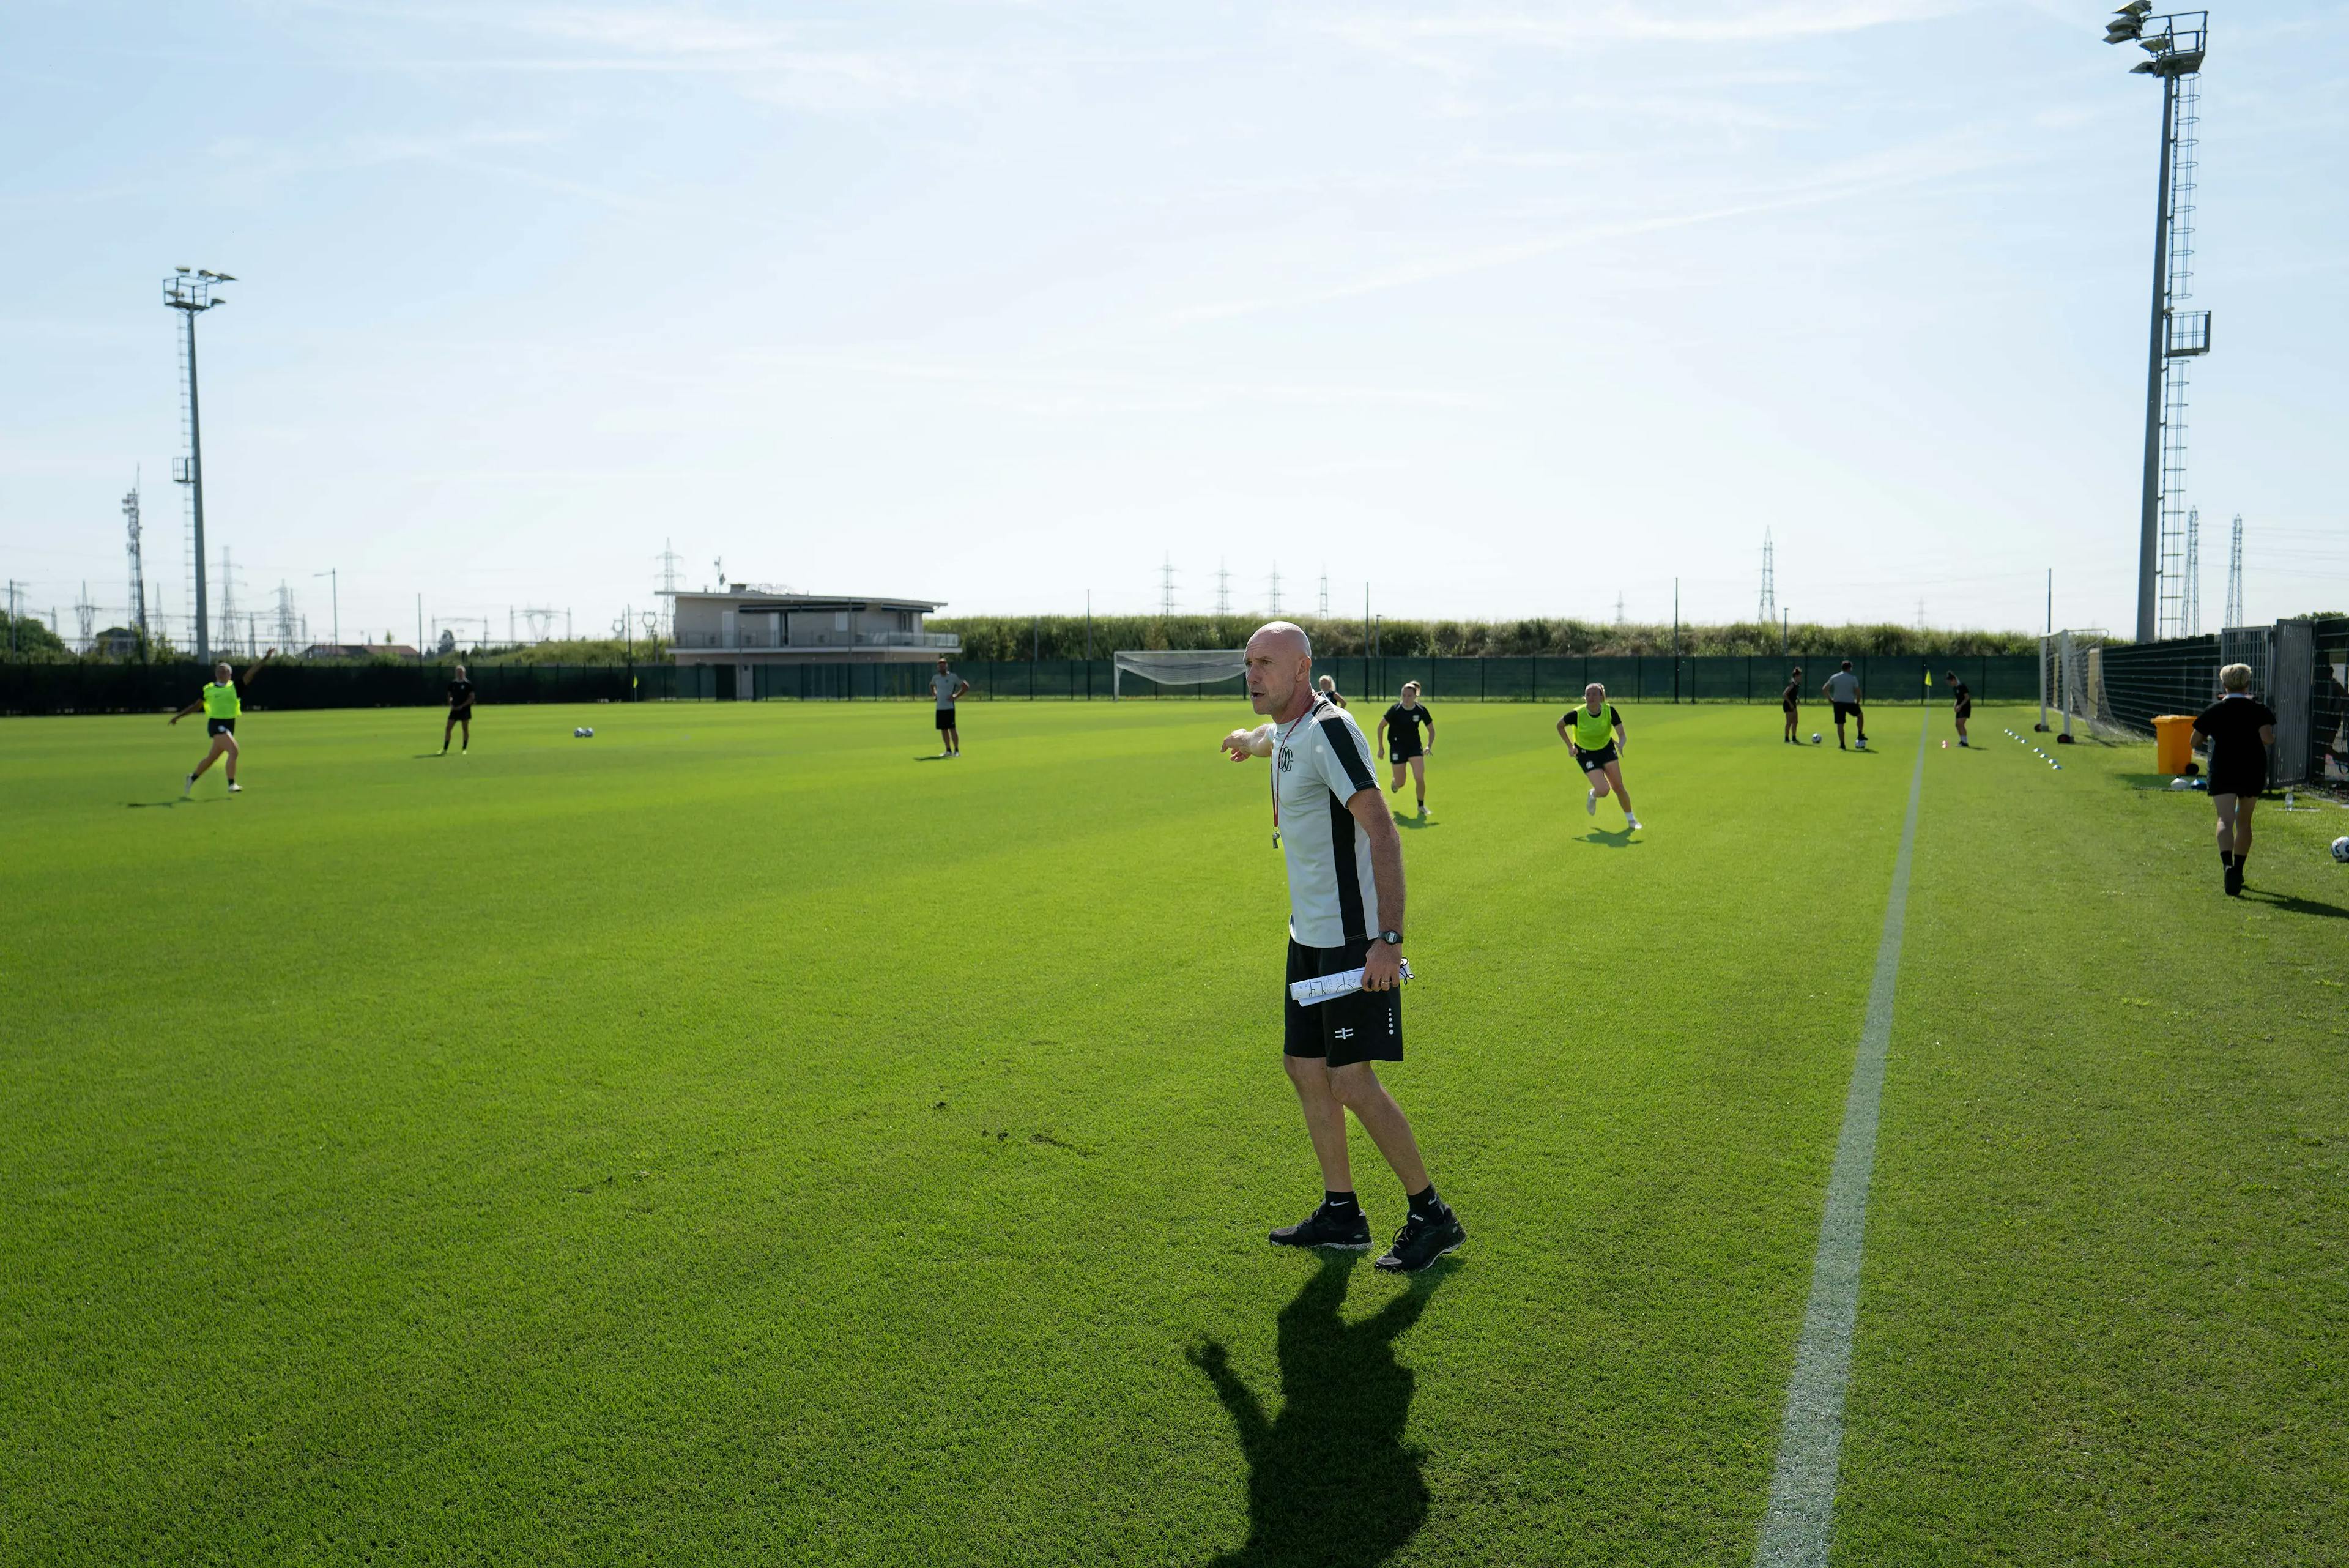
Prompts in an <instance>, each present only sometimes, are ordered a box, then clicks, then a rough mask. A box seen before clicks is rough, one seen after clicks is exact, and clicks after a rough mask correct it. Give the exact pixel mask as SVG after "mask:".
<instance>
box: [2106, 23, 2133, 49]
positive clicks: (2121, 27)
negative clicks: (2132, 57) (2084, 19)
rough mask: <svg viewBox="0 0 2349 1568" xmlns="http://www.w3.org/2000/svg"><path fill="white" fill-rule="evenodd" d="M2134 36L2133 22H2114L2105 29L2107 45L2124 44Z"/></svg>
mask: <svg viewBox="0 0 2349 1568" xmlns="http://www.w3.org/2000/svg"><path fill="white" fill-rule="evenodd" d="M2136 36H2137V24H2136V23H2135V22H2114V23H2112V24H2110V25H2108V26H2106V28H2105V42H2106V43H2107V44H2126V43H2127V42H2128V41H2129V40H2130V39H2132V38H2134V37H2136Z"/></svg>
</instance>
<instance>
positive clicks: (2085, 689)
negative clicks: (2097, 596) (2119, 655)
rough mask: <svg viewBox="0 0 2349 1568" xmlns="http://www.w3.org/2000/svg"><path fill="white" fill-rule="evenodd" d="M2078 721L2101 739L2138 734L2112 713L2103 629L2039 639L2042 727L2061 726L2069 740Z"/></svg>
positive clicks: (2123, 738) (2081, 726) (2065, 737)
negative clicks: (2051, 717)
mask: <svg viewBox="0 0 2349 1568" xmlns="http://www.w3.org/2000/svg"><path fill="white" fill-rule="evenodd" d="M2051 714H2052V715H2053V717H2054V722H2053V723H2052V724H2051V719H2050V716H2051ZM2075 724H2076V725H2077V726H2078V727H2079V728H2080V729H2082V730H2085V732H2087V733H2089V734H2090V735H2093V736H2095V738H2096V739H2097V740H2100V741H2126V740H2132V739H2135V738H2136V737H2134V736H2133V735H2132V734H2131V733H2130V732H2129V729H2128V727H2127V725H2125V724H2123V723H2122V722H2120V720H2119V719H2117V718H2116V717H2115V716H2114V713H2113V703H2112V696H2111V693H2110V691H2108V690H2107V688H2106V682H2105V634H2104V633H2103V632H2101V631H2059V632H2057V633H2055V634H2054V636H2053V637H2043V638H2041V639H2039V727H2040V728H2041V729H2043V730H2044V729H2048V728H2051V727H2052V728H2054V729H2057V730H2060V731H2062V732H2063V738H2064V740H2066V741H2069V740H2072V739H2073V738H2074V735H2073V727H2074V726H2075Z"/></svg>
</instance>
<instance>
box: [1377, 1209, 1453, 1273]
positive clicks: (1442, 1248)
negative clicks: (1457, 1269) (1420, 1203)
mask: <svg viewBox="0 0 2349 1568" xmlns="http://www.w3.org/2000/svg"><path fill="white" fill-rule="evenodd" d="M1467 1240H1468V1231H1467V1230H1466V1228H1465V1227H1464V1226H1463V1225H1462V1224H1461V1223H1460V1216H1458V1215H1457V1214H1454V1212H1452V1210H1450V1209H1449V1208H1446V1209H1445V1210H1444V1212H1443V1213H1441V1214H1438V1215H1435V1216H1433V1218H1431V1219H1425V1220H1423V1219H1421V1218H1420V1217H1419V1216H1418V1215H1416V1214H1414V1215H1413V1216H1412V1217H1411V1218H1410V1219H1408V1220H1404V1221H1403V1225H1402V1230H1400V1231H1396V1232H1395V1239H1394V1245H1393V1246H1392V1247H1391V1248H1389V1249H1388V1250H1387V1255H1386V1256H1385V1257H1383V1258H1381V1259H1380V1260H1379V1262H1378V1266H1379V1267H1380V1268H1381V1269H1386V1270H1389V1271H1391V1272H1397V1273H1405V1274H1415V1273H1417V1272H1419V1271H1420V1270H1422V1269H1423V1268H1425V1267H1427V1265H1428V1264H1430V1263H1432V1262H1435V1260H1436V1259H1438V1258H1440V1257H1442V1256H1444V1253H1446V1252H1454V1251H1459V1249H1460V1244H1461V1243H1462V1242H1464V1241H1467Z"/></svg>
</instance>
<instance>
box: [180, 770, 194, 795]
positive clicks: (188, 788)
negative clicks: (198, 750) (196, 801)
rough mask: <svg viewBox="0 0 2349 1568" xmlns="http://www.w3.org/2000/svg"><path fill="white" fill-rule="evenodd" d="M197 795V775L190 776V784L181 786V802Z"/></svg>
mask: <svg viewBox="0 0 2349 1568" xmlns="http://www.w3.org/2000/svg"><path fill="white" fill-rule="evenodd" d="M195 793H196V775H195V774H189V775H188V782H187V783H185V784H181V786H180V798H181V800H185V799H187V798H188V797H189V796H190V795H191V794H195Z"/></svg>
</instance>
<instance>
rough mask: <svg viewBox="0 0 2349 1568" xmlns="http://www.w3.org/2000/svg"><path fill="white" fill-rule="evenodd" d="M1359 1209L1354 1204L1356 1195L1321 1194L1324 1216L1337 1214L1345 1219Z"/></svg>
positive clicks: (1347, 1193)
mask: <svg viewBox="0 0 2349 1568" xmlns="http://www.w3.org/2000/svg"><path fill="white" fill-rule="evenodd" d="M1357 1207H1358V1205H1357V1204H1356V1203H1355V1202H1354V1195H1353V1194H1352V1193H1350V1192H1324V1193H1323V1194H1321V1212H1323V1213H1324V1214H1335V1215H1338V1216H1340V1218H1343V1217H1344V1216H1346V1215H1349V1214H1351V1213H1353V1212H1354V1211H1355V1210H1356V1209H1357Z"/></svg>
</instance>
